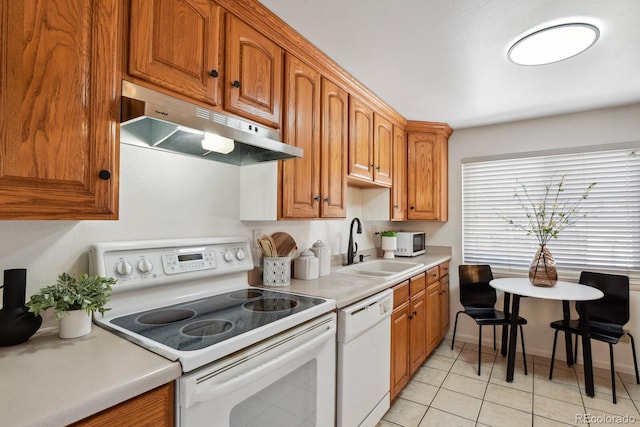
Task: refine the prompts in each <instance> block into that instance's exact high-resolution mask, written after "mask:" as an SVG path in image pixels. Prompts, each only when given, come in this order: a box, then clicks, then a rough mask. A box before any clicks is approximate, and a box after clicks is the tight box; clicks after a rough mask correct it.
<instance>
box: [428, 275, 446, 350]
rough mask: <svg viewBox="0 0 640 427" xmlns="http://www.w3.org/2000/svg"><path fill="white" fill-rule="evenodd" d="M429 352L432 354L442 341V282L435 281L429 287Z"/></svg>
mask: <svg viewBox="0 0 640 427" xmlns="http://www.w3.org/2000/svg"><path fill="white" fill-rule="evenodd" d="M426 304H427V313H428V317H427V331H426V340H427V344H426V345H427V354H430V353H431V352H432V351H433V350H435V348H436V347H437V346H438V344H439V343H440V338H441V332H442V328H441V326H440V323H441V320H440V319H441V314H440V306H441V296H440V282H439V281H438V282H434V283H432V284H431V285H429V286H428V287H427V296H426Z"/></svg>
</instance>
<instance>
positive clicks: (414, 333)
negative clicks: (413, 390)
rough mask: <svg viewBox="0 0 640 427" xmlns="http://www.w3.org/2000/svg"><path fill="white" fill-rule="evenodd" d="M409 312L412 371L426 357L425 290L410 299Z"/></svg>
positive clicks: (412, 371)
mask: <svg viewBox="0 0 640 427" xmlns="http://www.w3.org/2000/svg"><path fill="white" fill-rule="evenodd" d="M410 306H411V307H410V309H409V311H410V312H411V313H410V315H409V317H410V319H411V323H410V335H411V344H410V345H409V352H410V365H411V368H410V372H411V374H412V375H413V373H414V372H415V371H416V369H418V368H419V367H420V365H422V362H424V359H425V358H426V357H427V343H426V337H427V335H426V329H425V328H426V326H427V306H426V302H425V292H424V291H422V292H420V293H418V294H417V295H416V296H415V297H412V298H411V300H410Z"/></svg>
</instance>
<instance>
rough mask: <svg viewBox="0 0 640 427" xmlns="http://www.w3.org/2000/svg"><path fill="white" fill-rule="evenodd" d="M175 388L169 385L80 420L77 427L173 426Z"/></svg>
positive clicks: (172, 384)
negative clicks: (123, 426)
mask: <svg viewBox="0 0 640 427" xmlns="http://www.w3.org/2000/svg"><path fill="white" fill-rule="evenodd" d="M174 396H175V386H174V383H173V382H171V383H168V384H165V385H163V386H160V387H158V388H156V389H153V390H151V391H148V392H146V393H144V394H141V395H140V396H136V397H134V398H132V399H129V400H127V401H125V402H122V403H120V404H118V405H116V406H114V407H112V408H109V409H105V410H104V411H102V412H99V413H97V414H95V415H92V416H90V417H87V418H85V419H83V420H80V421H78V422H76V423H74V424H71V425H72V426H73V427H76V426H82V427H86V426H91V427H95V426H117V425H126V426H131V427H133V426H150V427H151V426H153V427H161V426H167V427H169V426H173V425H174V421H175V420H174V417H175V410H174V406H175V398H174Z"/></svg>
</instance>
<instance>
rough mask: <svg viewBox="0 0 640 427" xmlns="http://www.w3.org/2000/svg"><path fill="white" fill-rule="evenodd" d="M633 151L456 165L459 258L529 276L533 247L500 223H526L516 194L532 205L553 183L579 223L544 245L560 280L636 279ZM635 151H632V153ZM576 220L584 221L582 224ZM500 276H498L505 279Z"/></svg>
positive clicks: (638, 196) (637, 191)
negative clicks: (587, 274)
mask: <svg viewBox="0 0 640 427" xmlns="http://www.w3.org/2000/svg"><path fill="white" fill-rule="evenodd" d="M635 145H637V146H638V147H639V149H638V150H637V151H636V150H635V149H634V148H629V147H625V149H615V150H607V151H592V152H583V153H571V154H554V155H540V156H535V157H521V158H511V159H498V160H480V161H477V160H468V161H467V160H463V165H462V182H463V183H462V192H463V195H462V199H463V200H462V206H463V220H462V221H463V224H462V225H463V258H464V262H465V263H488V264H491V266H492V267H494V268H496V269H497V270H498V271H500V270H501V269H502V271H505V270H506V271H511V272H514V271H521V272H522V273H524V272H525V271H526V270H528V267H529V264H530V263H531V260H532V259H533V256H534V254H535V251H536V249H537V246H538V242H537V240H536V238H535V236H527V235H526V233H525V232H524V231H523V230H521V229H518V228H516V227H514V226H513V225H510V224H509V223H508V222H507V221H506V220H505V218H507V219H513V220H514V221H518V222H520V223H526V216H525V214H524V212H523V209H522V206H521V205H520V203H519V201H518V199H517V198H516V197H514V194H515V191H516V190H517V191H518V192H520V193H521V189H522V184H525V185H526V188H527V192H528V193H529V194H530V195H531V196H532V198H535V197H537V196H539V195H540V194H541V193H542V191H544V186H545V185H548V184H549V182H550V180H551V179H552V177H554V178H555V179H554V182H555V181H557V180H559V179H560V178H561V177H562V176H564V177H565V191H564V192H563V193H561V194H562V197H566V198H569V199H571V200H577V199H578V198H579V197H580V195H581V194H582V193H584V191H585V189H586V188H587V186H588V185H589V184H590V183H592V182H596V183H597V184H596V186H595V187H594V188H593V189H592V190H591V192H590V193H589V197H588V198H587V199H586V200H583V201H582V203H581V205H580V217H579V220H578V221H577V222H576V223H575V224H574V225H573V226H571V227H569V228H567V229H565V230H564V231H562V233H561V234H560V235H559V236H558V238H557V239H551V241H549V243H548V245H547V246H548V248H549V250H550V252H551V254H552V255H553V257H554V258H555V260H556V263H557V266H558V273H559V275H560V276H561V278H562V276H563V275H564V276H566V275H567V274H571V275H572V276H573V275H574V274H573V273H575V272H576V271H581V270H587V269H590V270H596V271H608V272H613V273H616V272H617V273H618V274H626V275H629V276H630V277H633V276H636V279H640V144H635ZM635 145H634V146H635ZM582 215H586V216H584V217H582ZM506 271H505V272H506Z"/></svg>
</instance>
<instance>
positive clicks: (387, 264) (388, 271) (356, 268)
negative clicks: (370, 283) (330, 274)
mask: <svg viewBox="0 0 640 427" xmlns="http://www.w3.org/2000/svg"><path fill="white" fill-rule="evenodd" d="M423 266H424V264H423V263H421V262H410V261H390V260H387V259H376V260H372V261H365V262H362V263H359V264H352V265H347V266H344V267H342V268H340V269H338V270H337V271H336V273H342V274H353V275H357V276H372V277H391V276H400V275H402V274H405V273H409V272H411V271H413V270H419V269H420V268H421V267H423Z"/></svg>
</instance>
